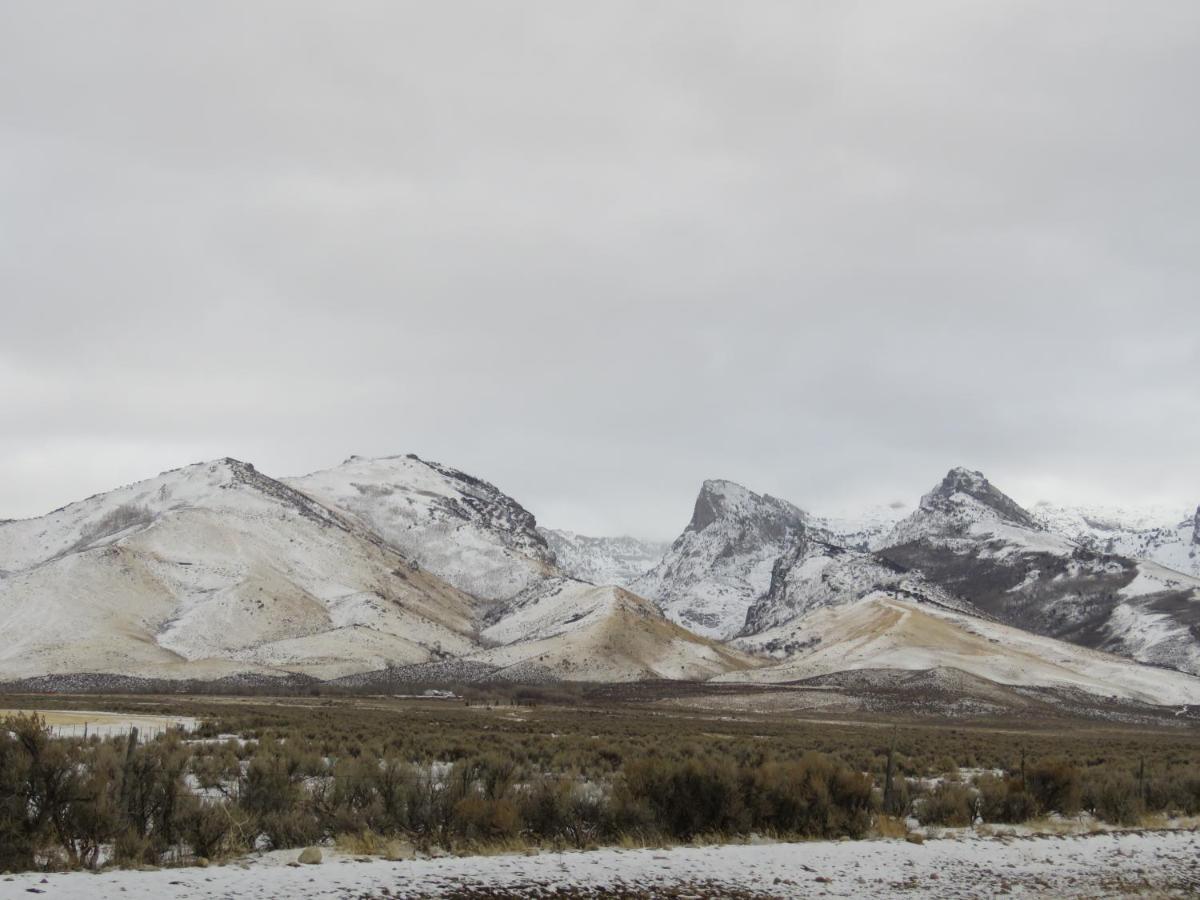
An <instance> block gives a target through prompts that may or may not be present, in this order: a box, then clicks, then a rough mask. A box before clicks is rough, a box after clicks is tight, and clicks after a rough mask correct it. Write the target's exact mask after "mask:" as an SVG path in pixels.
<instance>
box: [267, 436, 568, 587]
mask: <svg viewBox="0 0 1200 900" xmlns="http://www.w3.org/2000/svg"><path fill="white" fill-rule="evenodd" d="M285 481H286V483H287V484H290V485H291V486H293V487H295V488H297V489H298V490H300V491H303V492H304V493H305V494H307V495H308V496H310V497H313V498H314V499H316V500H318V501H320V502H321V503H324V504H326V505H328V506H331V507H334V508H337V509H341V510H344V511H346V512H347V513H349V514H350V515H353V516H355V517H357V518H358V520H359V521H361V522H362V524H363V525H364V526H366V527H367V528H370V529H371V530H372V531H373V532H375V533H376V534H378V535H379V536H380V537H381V538H383V539H384V540H385V541H387V542H388V543H389V544H390V545H392V546H393V547H395V548H397V549H398V550H400V551H401V552H402V553H404V554H405V555H406V556H407V557H408V558H410V559H411V560H413V561H414V562H416V563H417V564H418V565H420V566H421V567H422V568H424V569H427V570H429V571H430V572H433V573H434V574H435V575H437V576H438V577H439V578H441V579H443V580H444V581H447V582H449V583H450V584H452V585H454V586H455V587H457V588H458V589H459V590H462V591H466V592H467V593H468V594H471V595H473V596H475V597H479V598H481V599H483V600H494V601H502V600H508V599H511V598H512V597H515V596H517V595H518V594H520V593H521V592H522V591H526V590H528V589H529V588H531V587H533V586H535V585H538V584H540V583H542V582H543V581H544V580H546V579H547V578H551V577H554V576H556V575H558V574H559V572H558V570H557V569H556V568H555V565H554V553H553V552H552V551H551V550H550V547H549V546H548V545H547V543H546V539H545V538H544V537H543V536H542V534H541V533H540V532H539V531H538V528H537V522H536V521H535V520H534V517H533V514H532V513H530V512H529V511H528V510H527V509H525V508H524V507H523V506H521V504H519V503H518V502H517V501H516V500H514V499H513V498H512V497H510V496H508V495H507V494H505V493H504V492H502V491H501V490H499V489H498V488H496V487H495V486H494V485H491V484H488V483H487V482H486V481H482V480H480V479H478V478H475V477H474V476H471V475H467V474H466V473H465V472H460V471H458V470H457V469H452V468H450V467H449V466H445V465H442V464H440V463H436V462H430V461H428V460H423V459H421V458H419V457H417V456H415V455H412V454H409V455H408V456H389V457H384V458H382V459H364V458H362V457H358V456H352V457H350V458H349V459H348V460H346V461H345V462H344V463H342V464H341V465H340V466H336V467H334V468H332V469H325V470H323V471H320V472H314V473H312V474H311V475H305V476H302V477H299V478H288V479H285Z"/></svg>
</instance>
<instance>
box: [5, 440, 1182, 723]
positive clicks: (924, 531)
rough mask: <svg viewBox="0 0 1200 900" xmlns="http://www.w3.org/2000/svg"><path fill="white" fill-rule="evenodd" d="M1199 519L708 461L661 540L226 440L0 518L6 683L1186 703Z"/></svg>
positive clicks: (982, 485)
mask: <svg viewBox="0 0 1200 900" xmlns="http://www.w3.org/2000/svg"><path fill="white" fill-rule="evenodd" d="M1198 520H1200V510H1198V511H1197V512H1196V513H1194V514H1193V515H1192V516H1190V517H1189V516H1186V515H1183V514H1180V513H1179V512H1178V511H1175V512H1167V513H1155V514H1146V513H1142V514H1133V513H1128V512H1125V511H1113V510H1107V511H1101V510H1095V509H1089V510H1084V509H1069V508H1063V507H1053V506H1049V505H1045V504H1040V505H1038V506H1036V507H1034V508H1033V509H1032V510H1026V509H1024V508H1022V507H1021V506H1020V505H1018V504H1017V503H1016V502H1014V501H1013V500H1012V499H1011V498H1010V497H1008V496H1007V495H1005V494H1004V493H1002V492H1001V491H1000V490H999V489H998V488H996V487H995V486H993V485H992V484H991V483H990V482H989V481H988V480H987V479H986V478H985V477H984V476H983V475H982V474H980V473H978V472H974V471H971V470H968V469H963V468H955V469H952V470H950V472H949V473H948V474H947V475H946V476H945V478H943V479H942V481H941V482H939V483H938V484H937V485H935V486H934V488H933V489H932V490H931V491H929V492H928V493H927V494H926V495H925V496H923V497H922V498H921V499H920V502H919V503H918V504H916V505H915V506H911V505H908V504H904V503H895V504H892V505H890V506H887V507H877V508H873V509H871V510H869V511H868V512H867V513H866V514H865V515H864V516H862V517H858V518H855V517H847V516H840V517H821V516H816V515H813V514H810V513H808V512H806V511H804V510H803V509H801V508H800V507H798V506H796V505H794V504H792V503H791V502H789V501H787V500H783V499H779V498H776V497H772V496H770V495H767V494H758V493H755V492H754V491H752V490H750V489H748V488H746V487H743V486H742V485H739V484H736V483H733V482H730V481H724V480H718V479H714V480H710V481H706V482H704V483H703V485H702V486H701V488H700V491H699V493H698V495H697V498H696V502H695V504H694V506H693V509H692V514H691V518H690V520H689V521H688V523H687V525H686V526H685V528H684V529H683V531H682V532H681V534H680V535H679V537H678V538H676V539H675V540H674V541H673V542H671V543H670V544H663V543H655V542H648V541H640V540H636V539H634V538H630V537H613V538H609V537H587V536H581V535H578V534H574V533H571V532H567V531H561V530H555V529H550V528H544V527H539V525H538V523H537V521H536V520H535V517H534V515H533V514H532V513H531V512H529V511H528V510H527V509H526V508H525V507H523V506H522V505H521V504H520V503H519V502H518V501H517V500H515V499H514V498H512V497H510V496H508V495H507V494H505V493H504V492H502V491H501V490H500V489H499V488H497V487H495V486H494V485H492V484H490V483H488V482H486V481H483V480H482V479H480V478H477V477H475V476H473V475H469V474H467V473H465V472H462V471H459V470H457V469H454V468H451V467H449V466H446V465H443V464H440V463H436V462H432V461H429V460H423V459H420V458H419V457H417V456H414V455H411V454H410V455H407V456H395V457H387V458H379V459H365V458H360V457H351V458H349V459H348V460H346V461H345V462H344V463H342V464H341V465H340V466H335V467H332V468H329V469H325V470H322V471H319V472H314V473H312V474H310V475H305V476H302V477H297V478H285V479H274V478H271V477H268V476H266V475H264V474H262V473H260V472H258V471H257V470H256V469H255V468H254V467H253V466H252V465H250V464H249V463H245V462H241V461H238V460H234V459H221V460H215V461H211V462H207V463H198V464H195V465H192V466H187V467H184V468H182V469H178V470H174V471H170V472H164V473H162V474H161V475H158V476H156V477H154V478H150V479H147V480H145V481H142V482H138V483H136V484H133V485H129V486H126V487H122V488H118V489H115V490H113V491H109V492H107V493H104V494H100V495H97V496H94V497H90V498H87V499H85V500H81V501H79V502H76V503H72V504H69V505H68V506H66V507H63V508H62V509H59V510H55V511H54V512H52V513H49V514H47V515H45V516H42V517H39V518H35V519H26V520H16V521H6V522H0V633H3V634H4V635H5V636H6V638H5V640H4V642H3V643H2V644H0V680H4V681H9V682H13V681H19V680H22V679H25V680H28V679H46V678H51V679H53V678H63V677H67V676H74V677H78V676H83V675H87V676H95V677H101V678H103V677H109V678H144V679H172V680H180V679H188V680H192V679H198V680H216V679H223V678H239V679H276V678H282V679H296V678H300V679H316V680H330V681H339V682H345V683H371V682H372V680H373V679H375V680H388V679H391V680H406V681H420V680H422V679H434V678H439V679H449V680H453V679H461V680H487V679H503V680H511V681H522V682H546V681H557V680H576V681H638V680H647V679H653V680H660V679H671V680H689V681H706V680H715V681H719V682H723V683H724V682H735V683H772V684H793V683H795V684H806V683H810V682H813V680H814V679H816V680H820V679H828V678H831V677H833V678H842V679H845V678H848V677H849V675H848V673H853V672H857V673H864V675H862V676H859V680H860V681H861V678H862V677H869V678H874V679H876V680H877V679H878V678H880V677H883V676H882V675H881V674H880V673H897V672H899V673H903V672H910V673H917V672H925V673H957V674H955V675H953V677H951V676H948V675H939V676H937V678H938V679H939V683H942V684H948V683H951V682H953V683H955V684H959V683H965V682H963V679H968V680H970V681H971V683H972V684H992V685H999V686H1004V687H1006V688H1008V689H1012V690H1031V689H1038V690H1042V689H1046V690H1055V691H1060V692H1065V693H1064V695H1067V694H1072V693H1075V694H1078V693H1080V692H1082V694H1084V695H1087V696H1089V697H1091V698H1093V700H1095V699H1096V698H1117V699H1119V700H1121V701H1123V702H1132V703H1139V704H1157V705H1163V704H1170V705H1177V706H1191V705H1200V678H1197V677H1196V676H1197V675H1200V565H1198V562H1197V558H1198V556H1200V528H1197V525H1198V524H1200V521H1198ZM889 677H891V676H889ZM948 678H949V681H948V680H947V679H948Z"/></svg>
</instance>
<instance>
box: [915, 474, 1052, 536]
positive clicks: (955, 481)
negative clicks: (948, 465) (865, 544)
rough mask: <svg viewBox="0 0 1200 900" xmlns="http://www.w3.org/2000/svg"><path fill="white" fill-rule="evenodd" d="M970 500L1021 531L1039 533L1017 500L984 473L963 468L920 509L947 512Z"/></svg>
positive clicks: (926, 497) (948, 479)
mask: <svg viewBox="0 0 1200 900" xmlns="http://www.w3.org/2000/svg"><path fill="white" fill-rule="evenodd" d="M964 496H966V497H970V498H971V499H972V500H974V501H975V502H976V503H979V504H981V505H982V506H985V507H987V508H988V509H990V510H991V511H992V512H994V513H996V514H997V515H999V516H1000V518H1001V519H1003V520H1005V521H1007V522H1010V523H1011V524H1013V525H1019V526H1020V527H1022V528H1030V529H1034V530H1040V529H1041V526H1040V525H1038V524H1037V522H1036V521H1035V520H1034V518H1033V516H1031V515H1030V514H1029V513H1028V512H1026V511H1025V510H1024V509H1022V508H1021V506H1020V505H1018V504H1017V502H1016V501H1015V500H1013V499H1012V498H1011V497H1009V496H1008V495H1007V494H1005V493H1003V492H1002V491H999V490H997V489H996V488H995V487H994V486H993V485H992V483H991V482H990V481H988V480H987V478H985V477H984V475H983V473H982V472H977V471H974V470H972V469H967V468H963V467H962V466H959V467H956V468H953V469H951V470H950V471H949V472H947V473H946V477H945V478H943V479H942V481H941V484H939V485H938V486H937V487H935V488H934V489H933V490H932V491H930V492H929V493H928V494H926V495H925V496H924V497H922V498H921V509H923V510H927V511H947V510H950V509H954V508H961V506H962V505H963V504H962V502H961V498H962V497H964Z"/></svg>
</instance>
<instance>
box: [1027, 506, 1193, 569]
mask: <svg viewBox="0 0 1200 900" xmlns="http://www.w3.org/2000/svg"><path fill="white" fill-rule="evenodd" d="M1032 512H1033V515H1034V517H1035V518H1036V519H1037V520H1038V521H1039V522H1040V523H1041V524H1043V525H1044V526H1045V527H1047V528H1048V529H1050V530H1051V531H1056V532H1058V533H1059V534H1063V535H1066V536H1067V537H1069V538H1070V539H1071V540H1073V541H1075V542H1076V543H1078V544H1082V545H1083V546H1085V547H1088V548H1089V549H1092V550H1095V551H1096V552H1097V553H1113V554H1118V555H1120V556H1130V557H1136V558H1139V559H1148V560H1151V561H1153V562H1156V563H1158V564H1159V565H1162V566H1166V567H1167V568H1168V569H1175V570H1176V571H1178V572H1185V573H1187V574H1189V575H1195V576H1197V577H1200V509H1197V510H1196V511H1195V512H1192V511H1191V510H1190V509H1184V508H1183V507H1179V508H1173V509H1164V508H1160V507H1147V508H1128V507H1114V506H1056V505H1053V504H1050V503H1039V504H1037V505H1036V506H1035V507H1034V508H1033V510H1032Z"/></svg>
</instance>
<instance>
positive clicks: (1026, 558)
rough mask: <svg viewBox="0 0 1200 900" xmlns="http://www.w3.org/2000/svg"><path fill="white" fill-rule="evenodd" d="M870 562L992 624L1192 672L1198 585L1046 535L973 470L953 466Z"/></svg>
mask: <svg viewBox="0 0 1200 900" xmlns="http://www.w3.org/2000/svg"><path fill="white" fill-rule="evenodd" d="M883 543H884V544H885V546H883V547H882V548H881V549H880V550H879V551H878V552H877V554H876V557H877V558H878V559H879V560H881V561H883V562H885V563H887V564H889V565H893V566H895V567H897V568H898V569H901V570H904V571H911V570H917V571H919V572H920V573H921V575H922V576H923V577H924V578H925V579H926V580H927V581H928V582H930V583H933V584H936V585H937V586H938V587H940V588H941V589H943V590H945V591H947V592H948V593H950V594H953V595H955V596H957V597H959V598H962V599H965V600H968V601H969V602H970V603H971V604H973V605H974V606H975V607H977V608H979V609H981V610H982V611H983V612H985V613H986V614H988V615H990V616H992V617H994V618H996V619H997V620H999V621H1001V622H1005V623H1007V624H1009V625H1013V626H1016V627H1019V628H1023V629H1026V630H1028V631H1032V632H1034V633H1037V634H1042V635H1048V636H1051V637H1056V638H1061V639H1063V640H1068V641H1071V642H1073V643H1076V644H1080V645H1082V646H1085V647H1094V648H1099V649H1103V650H1108V651H1111V652H1114V653H1119V654H1122V655H1125V656H1130V657H1132V658H1134V659H1137V660H1140V661H1143V662H1152V663H1156V664H1160V665H1166V666H1172V667H1174V668H1178V669H1181V670H1183V671H1187V672H1193V673H1196V672H1200V580H1197V579H1195V578H1191V577H1189V576H1188V575H1186V574H1183V573H1178V572H1173V571H1171V570H1168V569H1165V568H1163V567H1162V566H1159V565H1156V564H1154V563H1151V562H1146V561H1138V560H1134V559H1130V558H1128V557H1124V556H1119V555H1110V554H1104V553H1098V552H1096V551H1095V550H1092V549H1089V548H1088V547H1084V546H1081V545H1079V544H1077V543H1075V542H1074V541H1072V540H1070V539H1069V538H1067V537H1064V536H1063V535H1060V534H1056V533H1054V532H1052V531H1049V530H1047V529H1046V527H1045V526H1044V525H1043V524H1041V523H1040V522H1038V521H1037V519H1035V518H1034V517H1033V516H1032V515H1030V514H1029V513H1028V512H1026V511H1025V510H1023V509H1022V508H1021V507H1020V506H1018V505H1017V504H1016V503H1014V502H1013V501H1012V500H1011V499H1010V498H1008V497H1007V496H1005V495H1004V494H1002V493H1001V492H1000V491H998V490H996V489H995V488H994V487H993V486H992V485H991V484H990V483H989V482H988V481H987V479H986V478H984V477H983V475H981V474H980V473H978V472H970V471H968V470H965V469H954V470H951V472H950V473H949V474H948V475H947V476H946V478H945V479H943V481H942V482H941V484H939V485H938V486H937V487H935V488H934V490H933V491H931V492H930V493H928V494H926V495H925V496H924V497H923V498H922V499H921V503H920V506H919V508H918V509H917V511H916V512H915V513H913V514H912V516H910V517H909V518H907V519H905V520H904V521H902V522H900V523H899V524H898V525H897V526H896V527H895V529H894V530H893V531H892V533H891V534H890V535H889V536H888V538H887V539H886V540H885V541H884V542H883Z"/></svg>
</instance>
